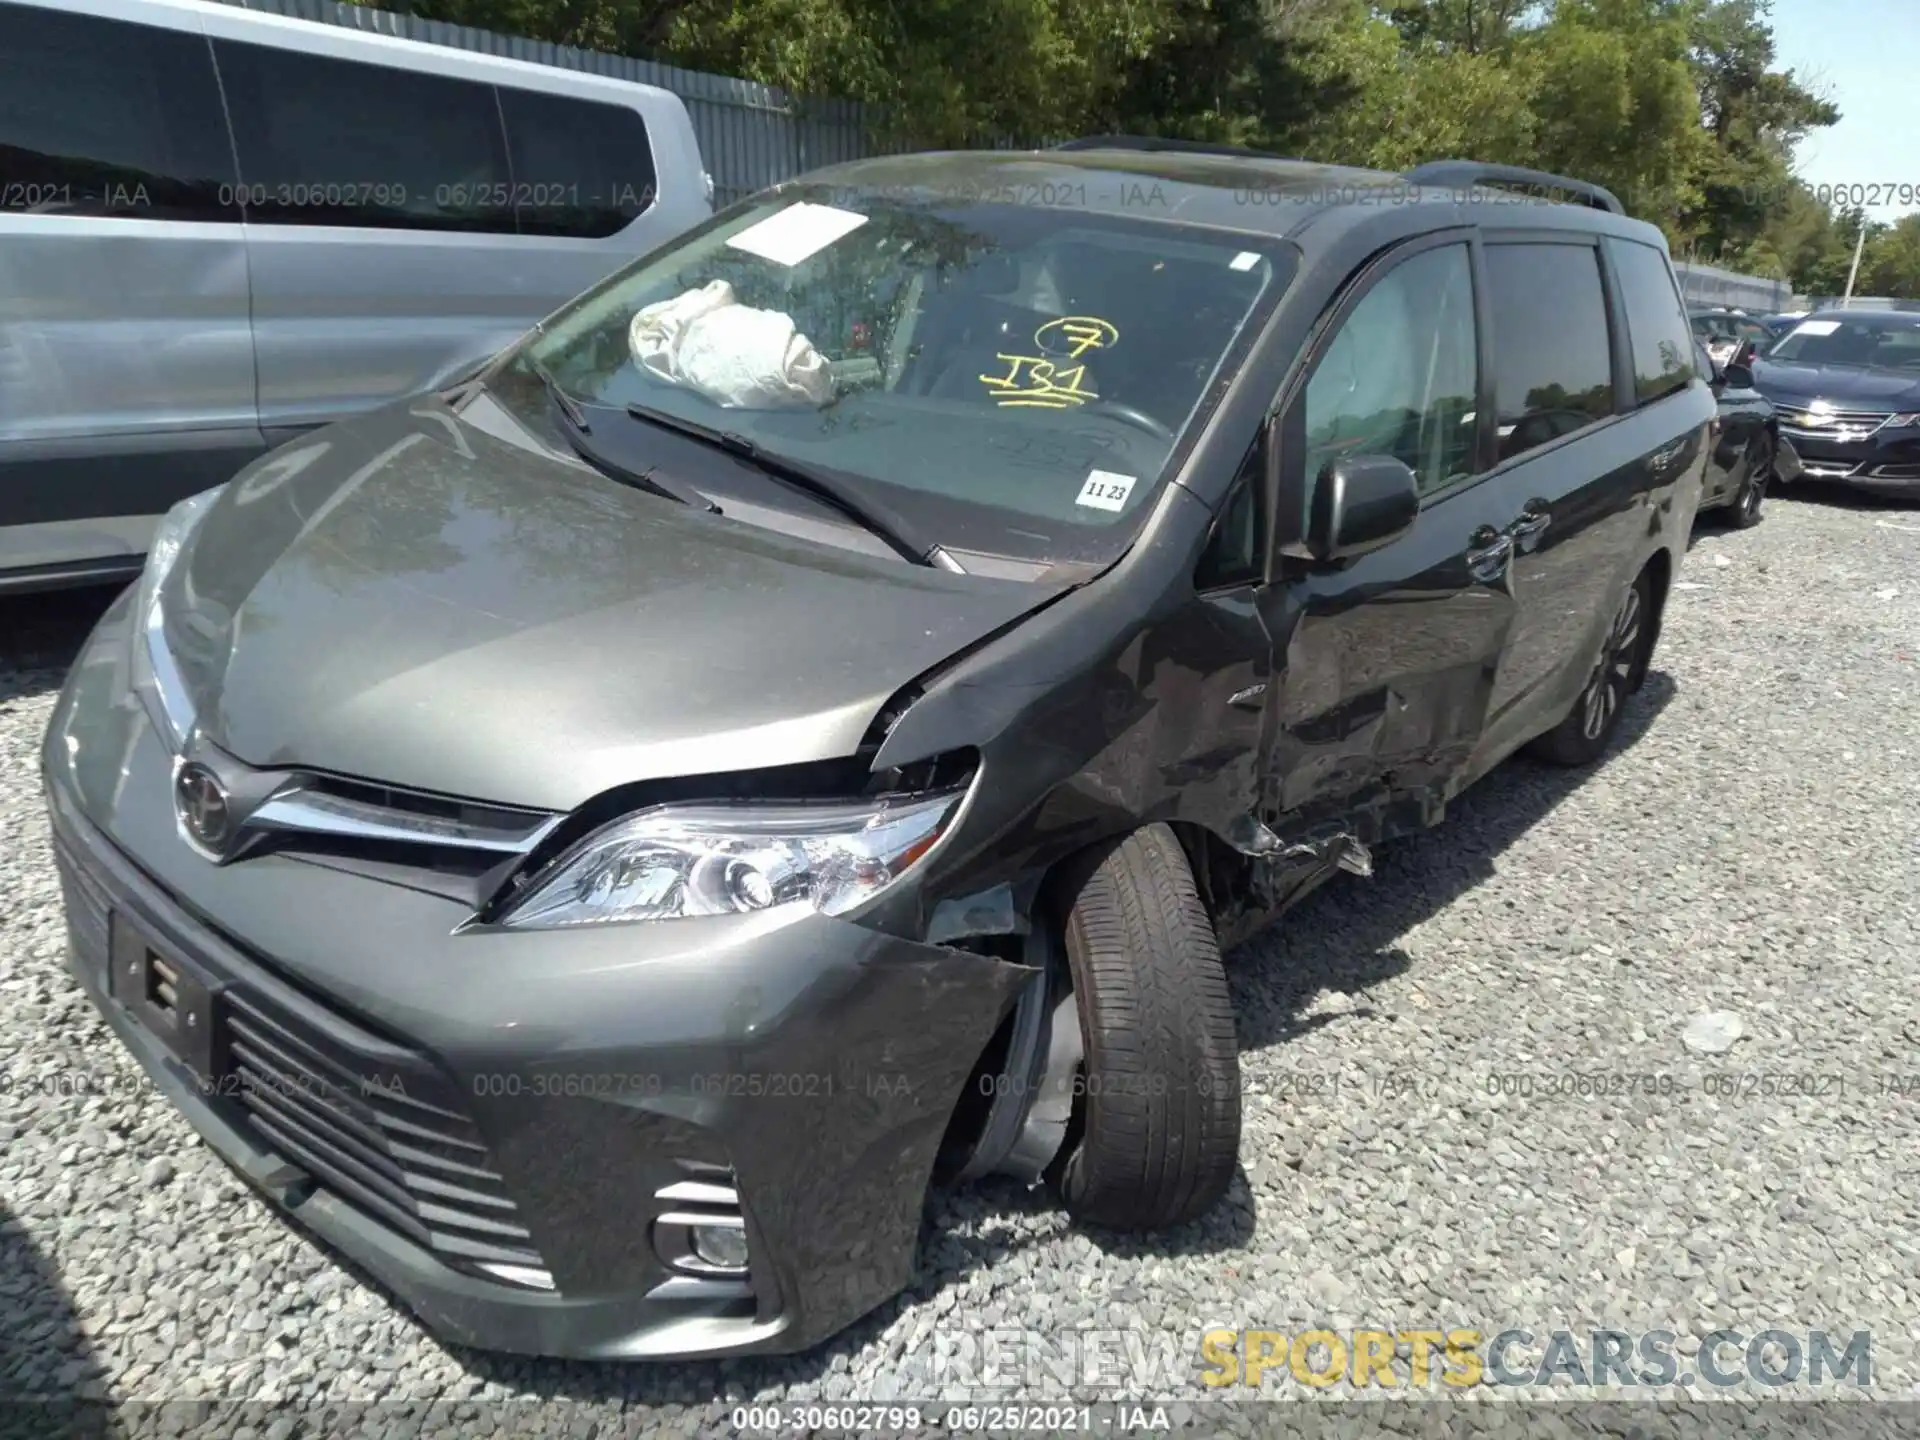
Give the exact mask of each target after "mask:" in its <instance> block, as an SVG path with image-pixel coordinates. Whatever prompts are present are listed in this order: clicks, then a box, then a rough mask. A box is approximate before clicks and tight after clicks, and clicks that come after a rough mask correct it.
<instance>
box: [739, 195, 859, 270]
mask: <svg viewBox="0 0 1920 1440" xmlns="http://www.w3.org/2000/svg"><path fill="white" fill-rule="evenodd" d="M866 223H867V217H866V216H864V215H861V214H857V213H856V212H854V211H852V210H836V209H835V208H834V207H833V206H831V205H814V204H811V203H810V202H808V201H805V200H802V201H801V202H800V203H799V204H797V205H789V206H788V207H787V208H786V209H784V210H782V211H781V212H780V213H779V214H778V215H770V216H768V217H767V218H766V219H765V220H762V221H761V222H760V223H759V224H758V225H749V226H748V227H747V228H746V229H744V230H742V231H741V232H740V233H739V234H738V235H735V236H734V237H733V238H732V239H730V240H728V241H727V244H728V245H730V246H732V247H733V248H734V249H735V250H745V251H746V252H747V253H748V254H749V255H758V256H760V257H761V258H763V259H766V260H771V261H773V263H774V264H776V265H798V264H799V263H800V262H801V261H802V260H805V259H806V258H807V257H808V256H809V255H817V254H818V253H819V252H820V251H822V250H824V249H826V248H827V246H829V245H831V244H833V242H834V241H836V240H838V239H839V238H840V237H841V236H842V235H846V234H848V233H850V232H852V231H854V230H858V229H859V228H860V227H861V226H862V225H864V224H866Z"/></svg>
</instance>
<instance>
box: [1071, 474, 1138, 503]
mask: <svg viewBox="0 0 1920 1440" xmlns="http://www.w3.org/2000/svg"><path fill="white" fill-rule="evenodd" d="M1133 482H1134V477H1133V476H1131V475H1118V474H1115V473H1114V472H1113V471H1111V470H1089V471H1088V472H1087V483H1086V484H1084V485H1082V486H1081V487H1080V495H1079V498H1078V499H1076V500H1075V501H1074V502H1073V503H1074V504H1076V505H1086V506H1089V507H1090V508H1092V509H1095V510H1124V509H1125V508H1126V506H1127V496H1129V495H1131V494H1132V493H1133Z"/></svg>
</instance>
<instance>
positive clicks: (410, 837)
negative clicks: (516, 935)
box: [244, 782, 566, 855]
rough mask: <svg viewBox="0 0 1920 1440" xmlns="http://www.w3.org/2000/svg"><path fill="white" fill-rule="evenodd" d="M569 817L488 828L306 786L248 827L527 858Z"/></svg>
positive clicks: (262, 811)
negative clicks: (523, 856)
mask: <svg viewBox="0 0 1920 1440" xmlns="http://www.w3.org/2000/svg"><path fill="white" fill-rule="evenodd" d="M475 808H480V807H475ZM487 808H492V807H487ZM565 818H566V817H565V816H564V815H545V814H537V813H529V814H527V816H526V818H525V819H524V820H521V821H520V822H519V823H517V824H516V823H512V822H510V821H503V823H499V824H489V823H486V822H482V821H479V820H474V819H454V818H452V817H450V816H444V815H427V814H422V813H420V812H417V811H411V810H402V809H398V808H393V807H389V806H384V805H376V804H374V803H372V802H370V801H366V800H356V799H354V798H353V797H352V796H350V795H340V794H335V793H332V792H330V791H327V790H324V789H321V788H319V787H318V786H317V785H315V784H311V783H304V782H302V783H296V784H293V785H290V786H288V787H286V788H285V789H282V790H280V791H277V792H276V793H275V794H274V795H273V796H272V797H271V798H269V799H268V800H267V801H266V802H265V803H264V804H262V805H261V806H260V807H259V808H258V809H257V810H255V811H254V812H253V813H252V814H251V815H249V816H248V817H247V819H246V822H245V826H244V828H247V829H255V830H268V831H275V832H279V833H282V834H300V835H327V836H332V837H335V838H339V839H346V840H386V841H393V842H396V843H399V844H403V845H438V846H445V847H449V848H452V849H458V850H484V851H487V852H489V853H493V854H499V855H525V854H527V853H528V852H529V851H531V850H532V849H533V848H534V847H535V846H537V845H538V844H539V843H540V842H541V841H542V840H544V839H546V838H547V836H549V835H551V834H552V833H553V831H554V828H555V827H556V826H558V825H559V824H560V823H561V822H562V821H563V820H565Z"/></svg>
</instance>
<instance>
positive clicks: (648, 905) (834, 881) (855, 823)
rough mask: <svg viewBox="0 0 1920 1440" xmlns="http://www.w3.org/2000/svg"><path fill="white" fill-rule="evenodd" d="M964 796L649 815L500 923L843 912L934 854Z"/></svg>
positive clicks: (572, 859) (608, 832)
mask: <svg viewBox="0 0 1920 1440" xmlns="http://www.w3.org/2000/svg"><path fill="white" fill-rule="evenodd" d="M963 793H964V791H961V790H953V791H948V792H944V793H941V794H937V795H907V796H900V797H889V798H885V799H878V800H871V801H861V802H858V803H853V804H833V805H808V804H778V805H773V804H770V805H701V806H693V805H688V806H676V805H666V806H662V807H661V808H659V809H657V810H646V811H642V812H641V813H640V814H638V815H631V816H628V817H627V818H626V819H624V820H617V821H615V822H614V823H613V824H611V825H607V826H605V827H603V828H602V829H600V830H597V831H595V832H594V833H593V834H592V835H589V836H588V837H587V838H586V839H585V840H582V841H581V842H580V843H579V844H578V845H576V846H574V848H573V849H572V850H570V851H569V852H568V853H567V854H566V855H564V856H562V857H561V858H560V859H559V860H558V861H556V862H555V863H554V866H553V869H552V870H551V871H549V872H548V874H547V875H545V876H544V877H542V878H541V879H539V880H536V881H534V882H533V884H532V885H531V886H529V887H528V889H527V890H526V892H525V893H524V894H522V895H520V896H518V897H517V898H515V899H514V900H513V901H512V903H511V904H510V905H509V906H508V908H507V910H506V911H505V913H504V914H503V915H501V917H500V919H499V923H500V924H503V925H510V926H516V927H521V928H525V929H541V930H544V929H553V928H556V927H559V926H563V925H596V924H601V923H604V922H606V921H614V920H677V919H681V918H684V917H686V916H691V915H737V914H745V913H747V912H750V911H755V910H771V909H773V908H775V907H776V906H783V905H809V906H811V907H813V908H814V909H815V910H818V911H820V912H821V913H822V914H826V915H839V914H842V913H844V912H845V911H848V910H851V909H852V908H853V907H854V906H856V905H859V904H860V903H861V902H863V901H865V900H869V899H871V898H872V897H873V896H875V895H878V894H879V893H880V892H881V891H882V890H884V889H886V888H887V886H889V885H891V884H892V883H893V882H894V881H895V880H898V879H899V878H900V877H901V876H902V875H903V874H905V873H906V871H907V870H909V869H910V868H912V866H913V863H914V862H915V861H916V860H918V859H919V858H920V857H921V856H922V855H925V854H926V853H927V851H929V850H931V849H932V848H933V844H934V842H935V841H936V840H938V839H939V838H940V836H941V834H942V832H943V831H944V830H945V829H946V827H947V823H948V821H949V820H950V819H951V818H952V816H953V813H954V811H955V810H956V809H957V808H958V807H959V804H960V799H961V796H962V794H963Z"/></svg>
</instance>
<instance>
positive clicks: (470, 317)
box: [0, 0, 712, 592]
mask: <svg viewBox="0 0 1920 1440" xmlns="http://www.w3.org/2000/svg"><path fill="white" fill-rule="evenodd" d="M711 199H712V191H711V184H710V182H709V180H708V177H707V176H706V174H705V172H704V171H703V169H702V166H701V160H700V152H699V146H698V144H697V143H696V141H695V138H694V133H693V127H692V124H691V122H690V121H689V120H688V118H687V112H686V107H685V106H684V105H683V104H682V103H681V102H680V99H679V97H677V96H675V95H672V94H669V93H668V92H667V91H665V90H659V89H655V88H653V87H651V86H644V85H635V84H630V83H628V82H626V81H622V80H613V79H609V78H606V77H604V76H599V75H589V74H585V73H575V72H572V71H566V70H559V69H554V68H550V67H546V66H539V65H530V64H526V63H524V62H522V61H518V60H508V59H503V58H500V57H497V56H493V55H482V54H473V53H469V52H466V51H461V50H454V49H447V48H443V47H440V46H436V45H423V44H417V43H415V42H413V41H408V40H396V39H393V38H391V37H388V36H385V35H376V34H368V33H363V32H360V31H356V30H350V29H346V28H344V27H340V26H333V25H319V24H313V23H309V22H307V21H303V20H292V19H286V18H283V17H280V16H276V15H265V14H260V13H258V12H255V11H248V10H243V9H240V8H237V7H234V6H229V5H220V4H205V3H199V0H58V4H52V3H43V0H24V3H19V0H0V592H4V591H7V590H27V589H40V588H46V587H49V586H54V585H61V584H71V583H84V582H87V581H91V580H100V579H111V578H114V577H117V576H121V575H129V574H132V573H133V572H134V571H136V570H137V569H138V568H139V561H140V556H141V555H142V553H144V552H145V550H146V548H147V543H148V540H149V538H150V537H151V536H152V533H153V529H154V526H155V524H156V523H157V522H158V520H159V517H160V516H161V514H162V513H164V512H165V511H166V509H167V508H168V507H169V506H170V505H172V504H173V503H174V501H176V500H178V499H180V498H182V497H183V496H186V495H191V494H193V493H195V492H197V491H200V490H204V489H206V488H207V487H208V486H209V485H215V484H218V483H219V482H220V481H222V480H225V479H226V478H227V477H228V476H230V475H231V474H233V472H234V471H235V470H237V469H239V468H240V466H241V465H243V464H244V463H246V462H247V461H248V460H250V459H251V458H253V456H254V455H256V454H258V453H260V452H262V451H264V450H266V449H268V448H270V447H272V446H273V445H275V444H277V443H279V442H280V441H282V440H285V439H288V438H290V437H292V436H293V435H295V434H297V433H299V432H300V431H302V430H306V429H310V428H312V427H313V426H316V425H321V424H325V423H327V422H330V421H333V420H338V419H342V418H345V417H347V416H349V415H352V414H355V413H357V412H360V411H364V410H366V409H369V408H371V407H372V406H374V405H376V404H379V403H382V402H384V401H387V400H391V399H394V398H395V397H397V396H401V395H406V394H411V393H416V392H422V391H426V390H429V389H432V388H434V387H436V386H438V385H443V384H445V383H446V382H447V381H448V380H450V379H452V378H456V377H457V376H458V375H459V374H460V373H461V372H462V371H463V370H467V369H470V368H472V367H473V366H475V365H476V364H478V363H479V362H480V361H481V360H483V359H484V358H485V357H487V356H489V355H492V354H493V353H495V352H496V351H498V350H499V349H500V347H501V346H502V345H505V344H506V343H508V342H509V341H511V340H512V339H513V338H514V337H515V336H516V335H517V334H519V333H520V332H521V331H523V330H524V329H525V328H526V327H527V326H528V325H530V324H532V323H533V322H534V321H535V320H537V319H539V317H540V316H542V315H544V314H546V313H548V312H549V311H551V310H552V309H553V308H554V307H555V306H557V305H559V304H560V303H561V302H562V301H564V300H566V299H567V298H568V297H570V296H572V295H575V294H577V293H578V292H579V291H581V290H583V289H585V288H586V287H587V286H588V285H591V284H592V283H593V282H594V281H596V280H598V279H600V278H601V277H602V276H604V275H606V274H609V273H610V272H612V271H613V270H615V269H617V268H619V266H621V265H622V264H624V263H625V262H627V261H628V260H631V259H633V258H634V257H635V256H636V255H639V254H643V253H645V252H646V251H648V250H651V249H652V248H653V247H654V246H656V245H658V244H660V243H662V242H663V241H665V240H667V239H670V238H671V237H672V236H674V235H677V234H679V233H680V232H681V231H683V230H686V229H687V228H689V227H690V226H692V225H694V224H696V223H697V222H699V221H700V220H702V219H704V218H705V217H706V216H707V215H709V214H710V213H712V204H711Z"/></svg>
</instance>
